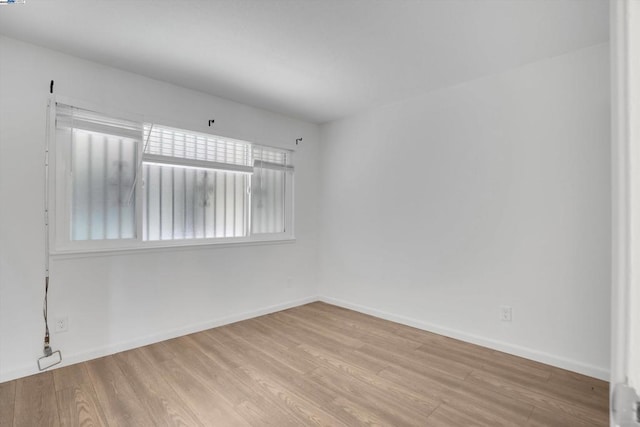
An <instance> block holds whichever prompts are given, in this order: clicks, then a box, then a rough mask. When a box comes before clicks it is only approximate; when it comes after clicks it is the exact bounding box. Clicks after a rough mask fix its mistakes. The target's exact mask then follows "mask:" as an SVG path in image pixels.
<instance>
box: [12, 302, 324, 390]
mask: <svg viewBox="0 0 640 427" xmlns="http://www.w3.org/2000/svg"><path fill="white" fill-rule="evenodd" d="M315 301H319V298H318V297H316V296H310V297H306V298H302V299H298V300H294V301H289V302H286V303H283V304H276V305H271V306H268V307H264V308H261V309H258V310H253V311H249V312H244V313H240V314H234V315H232V316H227V317H222V318H219V319H213V320H208V321H206V322H202V323H197V324H193V325H189V326H185V327H181V328H176V329H170V330H168V331H162V332H160V333H157V334H151V335H148V336H145V337H141V338H137V339H135V340H130V341H125V342H121V343H116V344H112V345H108V346H104V347H99V348H94V349H91V350H87V351H82V352H78V353H72V354H67V353H64V351H63V354H62V356H63V359H62V360H63V361H62V363H61V364H59V365H57V366H55V367H54V368H51V369H58V368H62V367H64V366H69V365H74V364H76V363H80V362H86V361H87V360H92V359H97V358H99V357H104V356H108V355H111V354H115V353H119V352H121V351H126V350H131V349H133V348H137V347H142V346H145V345H149V344H154V343H157V342H160V341H165V340H169V339H172V338H176V337H180V336H183V335H188V334H193V333H195V332H200V331H204V330H207V329H211V328H216V327H218V326H224V325H228V324H231V323H236V322H239V321H241V320H247V319H252V318H254V317H258V316H263V315H265V314H270V313H275V312H277V311H282V310H286V309H288V308H293V307H297V306H300V305H304V304H309V303H311V302H315ZM63 350H64V349H63ZM38 357H40V355H35V356H34V357H33V363H32V364H30V365H28V366H23V367H21V368H18V369H14V370H12V371H9V372H4V373H2V374H1V375H0V383H2V382H5V381H11V380H15V379H17V378H22V377H26V376H29V375H33V374H37V373H38V372H39V371H38V367H37V363H36V359H37V358H38Z"/></svg>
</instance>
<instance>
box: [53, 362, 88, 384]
mask: <svg viewBox="0 0 640 427" xmlns="http://www.w3.org/2000/svg"><path fill="white" fill-rule="evenodd" d="M52 374H53V383H54V384H55V387H56V391H60V390H65V389H67V388H75V387H77V386H79V385H80V384H84V383H91V378H89V373H88V372H87V367H86V365H85V364H84V363H77V364H75V365H70V366H65V367H63V368H59V369H56V370H54V371H52Z"/></svg>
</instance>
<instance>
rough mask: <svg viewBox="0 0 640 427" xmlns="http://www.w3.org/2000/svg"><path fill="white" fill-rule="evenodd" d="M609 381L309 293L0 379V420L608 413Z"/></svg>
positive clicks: (271, 420)
mask: <svg viewBox="0 0 640 427" xmlns="http://www.w3.org/2000/svg"><path fill="white" fill-rule="evenodd" d="M608 386H609V385H608V383H606V382H604V381H600V380H597V379H594V378H590V377H586V376H584V375H579V374H576V373H573V372H569V371H566V370H562V369H559V368H555V367H551V366H548V365H544V364H542V363H539V362H535V361H531V360H527V359H523V358H520V357H516V356H512V355H509V354H506V353H501V352H498V351H495V350H492V349H488V348H483V347H480V346H477V345H474V344H470V343H465V342H462V341H458V340H455V339H452V338H448V337H444V336H441V335H437V334H434V333H431V332H427V331H422V330H419V329H416V328H412V327H409V326H405V325H402V324H398V323H394V322H389V321H387V320H383V319H379V318H375V317H372V316H369V315H366V314H362V313H357V312H354V311H351V310H347V309H344V308H341V307H336V306H332V305H329V304H325V303H311V304H307V305H304V306H300V307H295V308H292V309H289V310H284V311H282V312H278V313H272V314H269V315H265V316H260V317H257V318H254V319H251V320H246V321H242V322H237V323H234V324H229V325H226V326H221V327H219V328H214V329H209V330H206V331H202V332H198V333H195V334H191V335H187V336H182V337H178V338H175V339H171V340H167V341H164V342H161V343H156V344H153V345H148V346H145V347H141V348H138V349H134V350H130V351H127V352H123V353H118V354H116V355H113V356H108V357H104V358H100V359H96V360H92V361H89V362H85V363H81V364H77V365H72V366H68V367H64V368H60V369H56V370H53V371H51V372H45V373H43V374H39V375H35V376H33V377H27V378H23V379H20V380H17V381H12V382H7V383H2V384H0V426H2V427H4V426H5V425H6V426H11V425H16V426H29V427H31V426H40V425H53V426H57V425H62V426H80V425H82V426H92V425H95V426H102V425H106V426H136V427H138V426H142V427H144V426H156V425H166V426H173V425H176V426H187V425H188V426H200V425H204V426H242V427H244V426H256V427H262V426H271V427H290V426H291V427H298V426H317V425H328V426H372V425H379V426H394V427H395V426H431V427H433V426H435V427H438V426H446V427H458V426H460V427H467V426H491V427H493V426H501V425H503V426H518V427H519V426H529V427H542V426H548V427H549V426H550V427H555V426H558V427H560V426H563V427H564V426H578V427H594V426H606V425H608V410H609V408H608V398H609V389H608Z"/></svg>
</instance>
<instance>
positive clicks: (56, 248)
mask: <svg viewBox="0 0 640 427" xmlns="http://www.w3.org/2000/svg"><path fill="white" fill-rule="evenodd" d="M58 103H60V104H65V105H69V106H73V107H76V108H80V109H85V110H90V111H94V112H97V113H99V114H104V115H105V116H109V117H114V118H120V119H126V120H131V121H136V122H139V123H141V124H142V125H143V128H144V125H146V124H150V123H154V124H155V125H157V126H161V127H162V126H165V127H171V128H174V129H180V130H183V131H185V132H193V133H195V134H206V135H212V136H214V137H219V138H225V139H231V140H239V139H238V138H231V137H227V136H224V135H213V134H207V133H206V132H202V131H193V130H190V129H185V128H183V127H182V128H181V127H178V126H173V125H168V124H164V123H161V121H160V120H149V119H148V118H147V119H145V118H144V117H143V116H141V115H139V114H132V113H126V112H122V111H116V110H114V109H109V108H105V107H104V106H96V105H93V104H90V103H87V102H84V101H79V100H76V99H69V98H65V97H60V96H56V97H52V99H51V100H50V104H49V107H48V111H47V114H48V115H49V124H50V127H49V129H47V132H48V135H47V137H48V138H49V188H48V189H46V191H48V192H49V223H50V224H51V225H52V227H50V228H49V233H50V239H51V241H52V242H54V244H53V245H52V248H51V253H52V254H53V255H63V254H86V253H92V252H94V253H104V252H115V253H117V252H123V251H139V250H150V249H151V250H153V249H171V248H174V249H178V248H207V247H223V246H238V245H253V244H269V243H278V242H293V241H295V240H296V238H295V232H294V225H295V218H294V212H295V196H294V195H295V172H294V168H293V166H292V167H291V168H290V169H289V170H288V171H287V172H286V173H285V188H284V194H283V197H284V199H285V202H284V212H283V214H284V231H283V232H277V233H258V234H253V230H252V229H253V223H252V220H251V209H252V208H251V202H252V193H253V191H251V193H250V195H249V201H250V202H249V206H248V208H247V209H248V211H249V212H248V214H249V226H248V229H247V236H242V237H207V238H188V239H171V240H143V227H144V218H143V211H144V209H143V203H144V201H143V197H144V189H143V181H144V179H143V165H144V163H145V161H144V152H143V151H144V142H145V141H144V140H143V135H144V133H141V137H140V140H139V141H137V164H136V165H135V170H136V178H135V201H134V203H135V205H134V209H135V237H133V238H119V239H103V240H71V201H72V182H71V175H70V173H69V172H68V169H69V167H70V161H71V156H70V155H69V152H65V148H66V147H64V146H61V144H60V141H58V132H59V130H58V129H57V125H56V110H57V108H56V105H57V104H58ZM240 141H242V142H245V143H247V144H250V147H255V146H263V147H265V148H273V149H275V150H278V151H286V152H287V153H288V155H289V156H290V158H291V159H293V157H294V150H291V149H288V148H281V147H270V146H266V145H262V144H255V143H252V142H249V141H245V140H240ZM250 149H251V148H250ZM291 164H293V162H292V161H291ZM248 181H249V184H248V185H249V188H251V181H252V180H251V179H249V180H248Z"/></svg>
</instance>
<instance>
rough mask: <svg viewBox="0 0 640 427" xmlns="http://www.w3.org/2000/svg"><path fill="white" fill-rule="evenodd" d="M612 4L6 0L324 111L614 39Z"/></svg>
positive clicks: (305, 111) (105, 48)
mask: <svg viewBox="0 0 640 427" xmlns="http://www.w3.org/2000/svg"><path fill="white" fill-rule="evenodd" d="M608 7H609V6H608V1H607V0H421V1H418V0H414V1H412V0H209V1H205V0H128V1H124V0H55V1H54V0H27V2H26V4H24V5H12V6H3V7H0V34H3V35H6V36H9V37H13V38H17V39H21V40H25V41H28V42H31V43H34V44H38V45H41V46H45V47H50V48H53V49H56V50H59V51H62V52H66V53H69V54H72V55H75V56H79V57H82V58H86V59H90V60H93V61H97V62H100V63H104V64H108V65H111V66H114V67H118V68H121V69H124V70H129V71H133V72H136V73H139V74H143V75H146V76H150V77H153V78H156V79H160V80H164V81H167V82H171V83H175V84H178V85H181V86H185V87H188V88H191V89H196V90H199V91H202V92H207V93H210V94H213V95H217V96H221V97H224V98H227V99H231V100H235V101H239V102H242V103H245V104H249V105H254V106H257V107H262V108H266V109H269V110H272V111H276V112H280V113H284V114H287V115H290V116H294V117H299V118H302V119H305V120H308V121H312V122H316V123H322V122H326V121H329V120H333V119H336V118H340V117H343V116H346V115H349V114H352V113H354V112H357V111H359V110H361V109H364V108H367V107H371V106H374V105H380V104H385V103H389V102H393V101H396V100H399V99H403V98H407V97H410V96H413V95H414V94H417V93H420V92H424V91H429V90H434V89H437V88H440V87H445V86H450V85H453V84H456V83H460V82H463V81H467V80H471V79H474V78H477V77H480V76H483V75H487V74H490V73H495V72H498V71H500V70H504V69H507V68H511V67H515V66H518V65H521V64H524V63H527V62H531V61H535V60H539V59H542V58H545V57H549V56H554V55H558V54H562V53H565V52H568V51H571V50H574V49H579V48H583V47H586V46H590V45H593V44H597V43H602V42H606V41H607V40H608ZM0 60H1V58H0Z"/></svg>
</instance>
